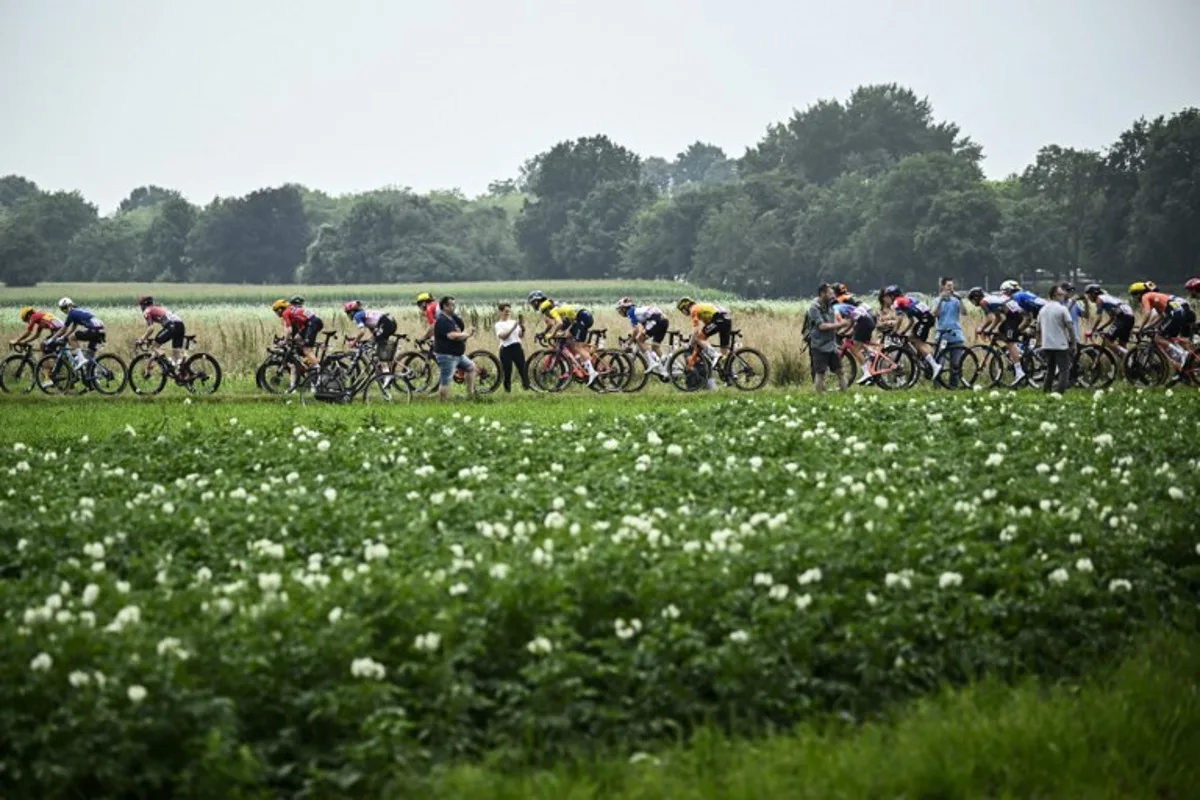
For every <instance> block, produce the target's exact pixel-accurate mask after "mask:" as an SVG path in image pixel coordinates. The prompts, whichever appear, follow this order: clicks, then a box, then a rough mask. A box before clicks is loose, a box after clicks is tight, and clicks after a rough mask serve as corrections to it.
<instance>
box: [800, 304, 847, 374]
mask: <svg viewBox="0 0 1200 800" xmlns="http://www.w3.org/2000/svg"><path fill="white" fill-rule="evenodd" d="M805 320H806V324H807V327H808V351H809V355H810V356H811V357H812V373H813V383H814V384H815V385H816V388H817V391H818V392H824V391H825V373H826V372H833V373H834V374H836V375H837V377H838V386H839V388H841V389H845V388H846V376H845V375H844V374H843V373H842V364H841V359H840V358H838V354H837V333H836V331H837V329H838V326H839V325H840V324H841V323H839V322H838V320H837V315H836V314H834V311H833V289H831V288H830V287H829V284H828V283H822V284H821V285H820V286H819V287H818V288H817V301H816V302H815V303H813V304H812V305H811V306H809V307H808V314H807V315H806V317H805Z"/></svg>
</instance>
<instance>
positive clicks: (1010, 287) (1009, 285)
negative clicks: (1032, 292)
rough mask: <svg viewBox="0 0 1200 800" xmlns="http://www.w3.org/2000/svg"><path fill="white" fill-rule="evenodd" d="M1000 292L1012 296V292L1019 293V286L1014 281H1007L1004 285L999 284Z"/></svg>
mask: <svg viewBox="0 0 1200 800" xmlns="http://www.w3.org/2000/svg"><path fill="white" fill-rule="evenodd" d="M1000 291H1002V292H1005V293H1006V294H1012V293H1013V292H1019V291H1021V284H1019V283H1017V282H1016V281H1014V280H1007V281H1005V282H1004V283H1002V284H1000Z"/></svg>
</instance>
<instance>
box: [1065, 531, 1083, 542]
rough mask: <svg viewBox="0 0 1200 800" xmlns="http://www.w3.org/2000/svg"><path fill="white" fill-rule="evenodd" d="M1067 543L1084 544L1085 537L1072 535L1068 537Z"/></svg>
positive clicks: (1076, 534)
mask: <svg viewBox="0 0 1200 800" xmlns="http://www.w3.org/2000/svg"><path fill="white" fill-rule="evenodd" d="M1067 541H1068V542H1070V543H1071V544H1083V536H1081V535H1080V534H1078V533H1072V534H1071V535H1070V536H1068V537H1067Z"/></svg>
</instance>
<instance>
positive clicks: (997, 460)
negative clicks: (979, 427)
mask: <svg viewBox="0 0 1200 800" xmlns="http://www.w3.org/2000/svg"><path fill="white" fill-rule="evenodd" d="M1003 463H1004V455H1003V454H1001V453H990V454H989V455H988V457H987V458H986V459H985V460H984V462H983V465H984V466H985V467H998V466H1000V465H1001V464H1003Z"/></svg>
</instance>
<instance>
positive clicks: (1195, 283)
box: [1183, 278, 1200, 292]
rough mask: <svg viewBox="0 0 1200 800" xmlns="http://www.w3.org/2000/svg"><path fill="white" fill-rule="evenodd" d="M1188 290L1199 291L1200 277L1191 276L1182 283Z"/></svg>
mask: <svg viewBox="0 0 1200 800" xmlns="http://www.w3.org/2000/svg"><path fill="white" fill-rule="evenodd" d="M1183 288H1185V289H1187V290H1188V291H1189V292H1200V278H1192V279H1191V280H1190V281H1188V282H1187V283H1185V284H1184V285H1183Z"/></svg>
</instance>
